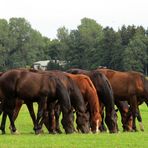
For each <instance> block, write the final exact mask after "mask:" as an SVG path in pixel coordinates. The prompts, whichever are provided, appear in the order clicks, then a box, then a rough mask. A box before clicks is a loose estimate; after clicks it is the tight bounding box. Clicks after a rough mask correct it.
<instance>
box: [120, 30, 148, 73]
mask: <svg viewBox="0 0 148 148" xmlns="http://www.w3.org/2000/svg"><path fill="white" fill-rule="evenodd" d="M143 37H144V36H143ZM146 49H147V46H146V45H145V43H144V42H143V41H142V35H141V34H139V33H138V32H137V34H136V35H135V36H134V38H133V39H132V40H131V41H130V42H129V44H128V47H127V48H126V49H125V52H124V60H123V63H124V69H125V70H135V71H140V72H144V64H145V63H147V59H148V57H147V53H146Z"/></svg>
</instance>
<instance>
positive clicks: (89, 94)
mask: <svg viewBox="0 0 148 148" xmlns="http://www.w3.org/2000/svg"><path fill="white" fill-rule="evenodd" d="M65 74H66V75H67V76H69V77H70V78H72V79H73V80H74V81H75V82H76V83H77V85H78V87H79V89H80V91H81V93H82V95H83V97H84V100H85V102H86V103H88V109H89V112H90V123H91V124H90V125H91V130H92V132H97V131H98V129H99V127H100V125H101V121H102V117H101V114H100V111H101V109H100V104H99V101H98V96H97V91H96V89H95V87H94V85H93V83H92V81H91V80H90V78H89V77H88V76H86V75H82V74H78V75H74V74H70V73H65Z"/></svg>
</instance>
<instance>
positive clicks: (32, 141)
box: [0, 104, 148, 148]
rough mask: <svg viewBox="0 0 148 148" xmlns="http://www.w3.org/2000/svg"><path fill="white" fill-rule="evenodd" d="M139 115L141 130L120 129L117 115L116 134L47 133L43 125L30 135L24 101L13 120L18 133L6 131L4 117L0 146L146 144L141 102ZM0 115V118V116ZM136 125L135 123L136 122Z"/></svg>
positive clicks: (146, 116)
mask: <svg viewBox="0 0 148 148" xmlns="http://www.w3.org/2000/svg"><path fill="white" fill-rule="evenodd" d="M140 111H141V114H142V118H143V124H144V128H145V131H144V132H141V131H139V132H134V133H127V132H125V133H124V132H122V127H121V122H120V116H119V118H118V124H119V128H120V132H119V133H118V134H109V133H97V134H77V133H75V134H70V135H66V134H64V133H63V134H60V135H50V134H48V132H47V130H46V129H45V127H44V134H41V135H34V133H33V129H32V128H33V126H32V122H31V119H30V117H29V113H28V110H27V109H26V106H25V105H24V106H23V107H22V109H21V112H20V114H19V117H18V119H17V121H16V127H17V129H18V130H19V132H20V134H19V135H11V134H10V131H9V128H8V126H9V121H7V128H6V135H0V148H9V147H11V148H13V147H17V148H26V147H30V148H32V147H33V148H36V147H39V148H42V147H43V148H45V147H48V148H91V147H92V148H99V147H100V148H102V147H105V148H108V147H109V148H123V147H125V148H128V147H132V148H133V147H134V148H135V147H138V148H147V147H148V108H147V106H146V105H145V104H143V105H142V106H140ZM0 119H1V118H0ZM137 127H138V129H139V125H138V124H137Z"/></svg>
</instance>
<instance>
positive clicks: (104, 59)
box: [100, 27, 123, 70]
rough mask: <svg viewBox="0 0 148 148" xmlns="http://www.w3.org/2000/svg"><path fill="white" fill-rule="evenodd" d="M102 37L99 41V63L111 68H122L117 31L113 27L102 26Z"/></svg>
mask: <svg viewBox="0 0 148 148" xmlns="http://www.w3.org/2000/svg"><path fill="white" fill-rule="evenodd" d="M103 31H104V38H103V40H102V43H101V51H100V58H101V62H100V63H101V65H102V66H106V67H108V68H112V69H116V70H117V69H118V70H121V69H122V54H123V50H122V46H121V38H120V35H119V33H117V32H115V31H114V30H113V28H109V27H106V28H104V30H103Z"/></svg>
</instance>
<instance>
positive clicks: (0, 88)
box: [0, 69, 74, 134]
mask: <svg viewBox="0 0 148 148" xmlns="http://www.w3.org/2000/svg"><path fill="white" fill-rule="evenodd" d="M17 98H21V99H23V100H24V102H25V103H26V104H29V103H30V102H38V113H37V119H36V125H35V127H34V129H35V132H36V133H38V131H39V130H40V129H41V127H40V126H41V124H40V120H41V121H42V119H43V118H42V117H43V115H44V113H45V110H46V103H47V102H52V101H54V100H55V99H58V100H59V102H60V104H61V108H62V112H63V119H62V124H63V127H64V129H65V132H66V133H72V132H73V129H74V127H73V116H72V114H73V113H72V110H71V102H70V98H69V95H68V92H67V91H66V89H65V87H64V85H63V84H62V83H61V81H60V80H59V79H57V78H55V77H53V76H50V77H49V76H46V75H42V74H38V73H33V72H28V71H27V70H16V69H15V70H9V71H7V72H5V73H4V74H3V75H2V76H1V77H0V99H1V101H2V102H3V117H2V123H1V130H2V133H3V134H4V133H5V122H6V117H7V115H8V116H9V119H10V122H11V127H12V131H13V132H15V131H16V127H15V125H14V120H13V110H14V108H15V104H16V99H17Z"/></svg>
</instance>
